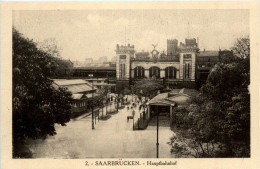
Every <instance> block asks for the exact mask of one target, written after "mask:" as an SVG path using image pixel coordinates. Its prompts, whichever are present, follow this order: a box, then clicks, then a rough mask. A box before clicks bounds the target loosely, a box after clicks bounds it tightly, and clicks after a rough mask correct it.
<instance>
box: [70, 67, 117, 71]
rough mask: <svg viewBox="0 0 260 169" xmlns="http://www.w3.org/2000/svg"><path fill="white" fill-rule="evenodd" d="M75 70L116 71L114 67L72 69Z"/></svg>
mask: <svg viewBox="0 0 260 169" xmlns="http://www.w3.org/2000/svg"><path fill="white" fill-rule="evenodd" d="M73 69H74V70H75V69H80V70H116V67H74V68H73Z"/></svg>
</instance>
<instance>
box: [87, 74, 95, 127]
mask: <svg viewBox="0 0 260 169" xmlns="http://www.w3.org/2000/svg"><path fill="white" fill-rule="evenodd" d="M88 76H89V77H92V105H91V116H92V118H91V119H92V129H95V126H94V106H93V104H94V92H93V91H94V85H93V74H89V75H88Z"/></svg>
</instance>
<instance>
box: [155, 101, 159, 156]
mask: <svg viewBox="0 0 260 169" xmlns="http://www.w3.org/2000/svg"><path fill="white" fill-rule="evenodd" d="M156 111H157V142H156V158H159V111H158V106H156Z"/></svg>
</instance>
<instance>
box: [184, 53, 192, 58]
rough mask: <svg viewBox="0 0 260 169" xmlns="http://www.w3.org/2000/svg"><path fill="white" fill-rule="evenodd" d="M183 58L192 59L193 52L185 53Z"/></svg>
mask: <svg viewBox="0 0 260 169" xmlns="http://www.w3.org/2000/svg"><path fill="white" fill-rule="evenodd" d="M183 58H184V59H191V54H184V55H183Z"/></svg>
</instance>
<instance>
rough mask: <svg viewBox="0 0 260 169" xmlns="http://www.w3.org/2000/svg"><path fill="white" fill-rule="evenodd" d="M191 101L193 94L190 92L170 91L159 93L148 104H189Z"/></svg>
mask: <svg viewBox="0 0 260 169" xmlns="http://www.w3.org/2000/svg"><path fill="white" fill-rule="evenodd" d="M190 101H191V96H189V95H188V94H184V93H171V92H168V93H161V94H158V95H157V96H155V97H154V98H153V99H151V100H150V101H148V102H147V103H146V104H147V105H157V106H177V105H185V104H188V103H190Z"/></svg>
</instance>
